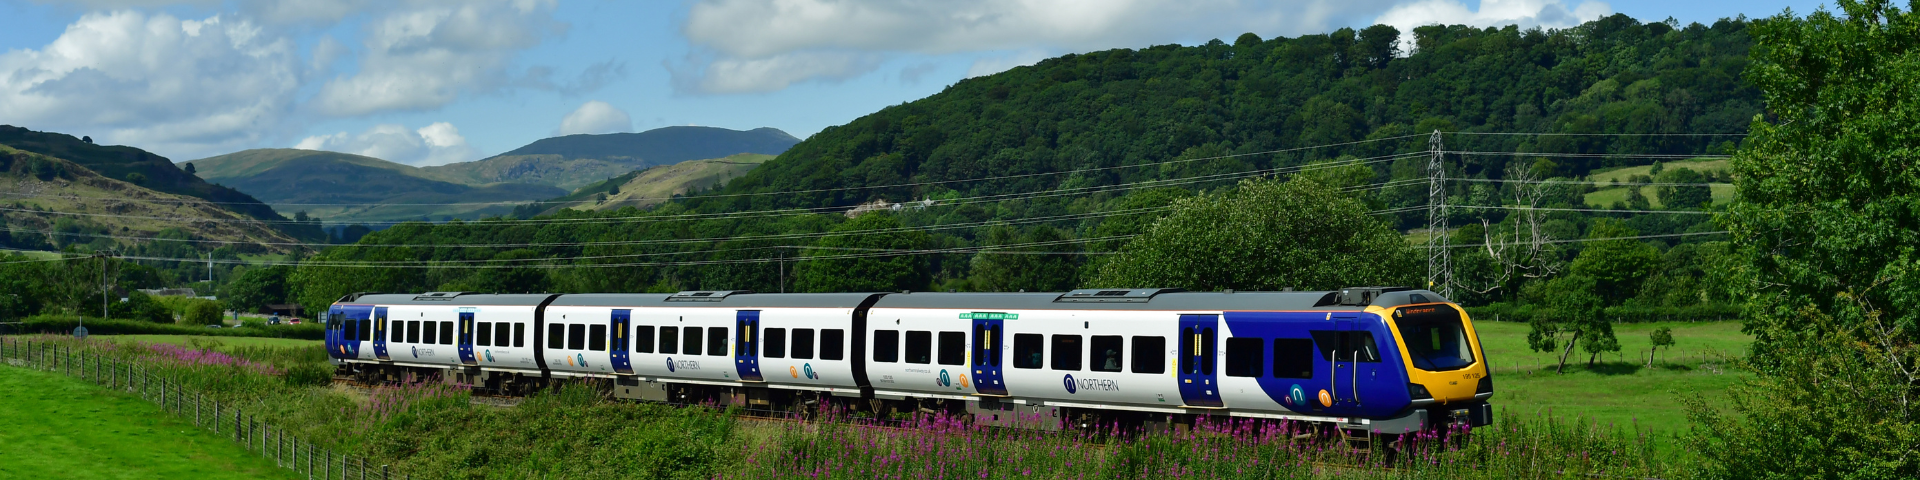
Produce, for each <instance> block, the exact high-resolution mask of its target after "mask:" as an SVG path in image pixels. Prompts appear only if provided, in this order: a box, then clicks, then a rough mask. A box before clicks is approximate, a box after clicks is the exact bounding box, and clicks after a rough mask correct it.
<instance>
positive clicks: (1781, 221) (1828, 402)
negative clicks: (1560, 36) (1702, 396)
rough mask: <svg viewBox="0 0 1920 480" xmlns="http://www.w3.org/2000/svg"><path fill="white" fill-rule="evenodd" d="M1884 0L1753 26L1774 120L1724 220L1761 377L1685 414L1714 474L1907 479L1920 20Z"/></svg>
mask: <svg viewBox="0 0 1920 480" xmlns="http://www.w3.org/2000/svg"><path fill="white" fill-rule="evenodd" d="M1889 3H1890V2H1885V1H1872V2H1865V3H1862V2H1856V1H1852V0H1842V1H1841V2H1840V8H1841V10H1842V13H1841V14H1839V15H1835V14H1833V13H1831V12H1828V11H1824V10H1823V11H1816V12H1814V13H1813V14H1812V15H1809V16H1807V17H1805V18H1795V17H1793V16H1792V15H1791V13H1790V12H1789V13H1783V14H1781V15H1780V16H1777V17H1773V18H1770V19H1767V20H1765V21H1762V22H1759V23H1758V24H1757V25H1756V26H1755V28H1754V29H1753V33H1754V36H1755V40H1756V42H1757V44H1756V46H1755V47H1754V50H1753V63H1752V65H1751V66H1750V67H1749V68H1748V71H1747V78H1748V80H1749V81H1751V82H1753V83H1754V84H1755V85H1757V86H1759V87H1760V89H1761V91H1762V92H1763V95H1764V97H1765V98H1766V100H1767V110H1768V112H1769V113H1770V115H1771V116H1769V117H1764V118H1755V119H1754V121H1753V123H1752V127H1751V135H1750V136H1749V137H1748V139H1747V142H1746V144H1745V145H1744V146H1743V148H1741V149H1740V150H1739V152H1738V153H1737V154H1736V155H1735V156H1734V159H1733V168H1734V173H1735V179H1736V182H1737V183H1738V187H1739V188H1738V191H1739V197H1740V198H1739V201H1738V202H1737V203H1736V204H1734V205H1733V206H1731V208H1730V211H1728V212H1727V213H1725V214H1723V215H1721V216H1720V218H1719V220H1720V221H1721V222H1722V223H1723V224H1725V225H1726V226H1727V228H1728V230H1730V231H1731V232H1732V236H1733V244H1734V247H1735V248H1736V249H1738V251H1739V253H1740V254H1741V255H1743V256H1744V257H1745V258H1746V261H1747V265H1746V267H1745V270H1744V272H1745V273H1746V275H1747V282H1746V283H1745V289H1744V293H1745V297H1746V298H1745V300H1746V301H1747V302H1748V305H1749V308H1748V311H1749V312H1748V313H1749V314H1748V319H1747V330H1748V331H1749V332H1752V333H1753V334H1754V337H1755V343H1754V345H1753V348H1752V358H1751V362H1750V363H1751V365H1752V366H1753V367H1754V368H1755V370H1756V372H1757V373H1758V376H1757V377H1756V378H1755V379H1754V380H1753V381H1751V382H1748V383H1747V384H1745V385H1744V386H1742V387H1740V388H1737V389H1736V392H1735V394H1733V395H1729V396H1727V397H1724V398H1728V399H1730V400H1731V404H1729V405H1707V404H1704V402H1700V401H1695V402H1694V405H1692V406H1691V408H1690V409H1689V410H1690V412H1691V415H1692V417H1693V418H1694V419H1695V420H1696V421H1698V422H1699V423H1700V424H1701V425H1702V427H1703V428H1701V429H1699V430H1697V431H1698V432H1701V433H1700V436H1699V442H1698V443H1697V448H1698V450H1699V451H1701V452H1702V453H1703V454H1704V455H1706V457H1707V458H1709V459H1712V460H1715V462H1713V463H1712V464H1710V465H1711V466H1712V467H1713V469H1712V470H1710V471H1708V472H1705V473H1707V474H1708V476H1710V477H1719V478H1909V479H1910V478H1920V347H1917V346H1916V345H1917V344H1916V341H1917V340H1920V149H1916V148H1915V147H1914V146H1915V145H1920V14H1916V13H1915V12H1913V11H1912V10H1908V11H1901V10H1900V9H1898V8H1895V7H1893V6H1892V5H1890V4H1889ZM1914 7H1920V5H1914ZM1729 411H1731V412H1733V413H1737V414H1739V415H1730V414H1728V413H1726V412H1729Z"/></svg>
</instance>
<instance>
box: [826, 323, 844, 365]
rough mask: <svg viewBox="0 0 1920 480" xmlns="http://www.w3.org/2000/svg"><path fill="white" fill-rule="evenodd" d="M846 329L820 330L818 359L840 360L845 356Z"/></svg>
mask: <svg viewBox="0 0 1920 480" xmlns="http://www.w3.org/2000/svg"><path fill="white" fill-rule="evenodd" d="M846 343H847V331H846V330H841V329H838V328H835V329H830V330H821V331H820V359H821V360H841V359H845V358H847V346H846Z"/></svg>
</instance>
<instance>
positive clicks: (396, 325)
mask: <svg viewBox="0 0 1920 480" xmlns="http://www.w3.org/2000/svg"><path fill="white" fill-rule="evenodd" d="M387 331H388V332H392V335H393V336H392V337H390V338H387V341H389V342H395V343H398V342H400V341H401V340H406V339H407V324H406V322H402V321H399V320H394V321H390V322H387Z"/></svg>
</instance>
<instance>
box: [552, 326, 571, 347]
mask: <svg viewBox="0 0 1920 480" xmlns="http://www.w3.org/2000/svg"><path fill="white" fill-rule="evenodd" d="M565 346H567V326H566V325H564V324H559V323H549V324H547V348H549V349H553V350H559V349H560V347H565Z"/></svg>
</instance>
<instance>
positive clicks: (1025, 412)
mask: <svg viewBox="0 0 1920 480" xmlns="http://www.w3.org/2000/svg"><path fill="white" fill-rule="evenodd" d="M326 321H327V336H326V346H327V349H328V350H329V352H330V355H331V356H332V357H333V359H334V362H335V363H336V364H337V365H338V368H339V369H340V372H341V373H342V374H345V375H352V376H353V377H355V378H356V379H358V380H360V381H363V382H368V383H380V382H393V381H399V380H401V379H404V378H406V377H407V376H409V375H413V376H416V377H417V376H421V375H438V376H440V377H442V378H445V379H447V380H449V381H454V382H459V383H463V384H470V385H472V386H473V387H474V388H475V389H476V390H477V391H483V392H494V393H499V394H508V395H520V394H526V393H529V392H531V391H533V390H537V389H539V388H544V387H545V386H547V385H550V384H553V383H554V382H558V381H580V382H584V383H589V384H593V385H596V386H599V387H601V388H603V389H607V390H610V393H612V394H613V395H615V396H618V397H622V398H631V399H638V400H652V401H665V402H680V403H711V404H719V405H740V406H744V407H749V408H770V409H791V408H801V407H803V406H808V405H819V404H820V403H821V402H827V403H832V404H835V405H840V406H844V407H847V408H853V409H857V410H861V411H871V412H875V413H877V414H882V415H885V414H888V413H891V412H911V411H929V410H931V411H944V412H949V413H955V414H970V415H971V418H972V420H973V421H974V422H976V423H981V424H989V425H1003V426H1017V427H1026V428H1042V429H1057V428H1062V427H1065V426H1072V425H1075V424H1081V423H1089V421H1106V420H1114V421H1123V420H1124V421H1129V422H1136V423H1138V422H1151V423H1162V422H1165V423H1173V424H1179V423H1190V422H1192V421H1193V419H1195V418H1200V417H1203V416H1208V415H1213V416H1231V417H1249V418H1265V419H1285V420H1301V421H1309V422H1323V423H1324V424H1326V425H1329V426H1337V427H1338V428H1341V429H1343V430H1344V431H1348V432H1349V433H1355V432H1366V433H1378V434H1399V433H1406V432H1412V431H1418V430H1421V429H1425V428H1431V427H1442V426H1447V425H1455V424H1464V425H1466V426H1469V427H1478V426H1484V425H1488V424H1490V423H1491V422H1492V417H1493V415H1492V406H1491V404H1490V403H1489V402H1488V400H1489V399H1490V398H1491V397H1492V396H1493V379H1492V377H1491V376H1489V375H1488V370H1487V362H1486V356H1485V352H1484V351H1483V350H1482V349H1481V348H1480V342H1479V339H1478V337H1477V336H1476V334H1475V333H1474V328H1473V323H1472V322H1471V321H1470V320H1469V319H1468V318H1467V315H1466V313H1465V312H1464V311H1463V310H1461V309H1460V307H1459V306H1457V305H1455V304H1453V303H1450V302H1449V301H1447V299H1445V298H1441V296H1440V295H1439V294H1436V293H1434V292H1431V291H1427V290H1417V289H1408V288H1394V287H1369V288H1349V289H1344V290H1340V291H1328V292H1233V291H1226V292H1184V291H1180V290H1177V289H1126V290H1121V289H1091V290H1075V291H1072V292H1067V293H918V292H915V293H821V294H798V293H796V294H768V293H751V292H743V291H694V292H681V293H677V294H670V295H669V294H566V295H552V294H538V295H485V294H473V293H461V292H434V293H426V294H420V295H413V294H354V295H348V296H346V297H344V298H341V299H340V300H339V301H338V302H337V303H335V304H334V305H333V306H332V307H331V308H330V309H329V311H328V313H327V317H326Z"/></svg>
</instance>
